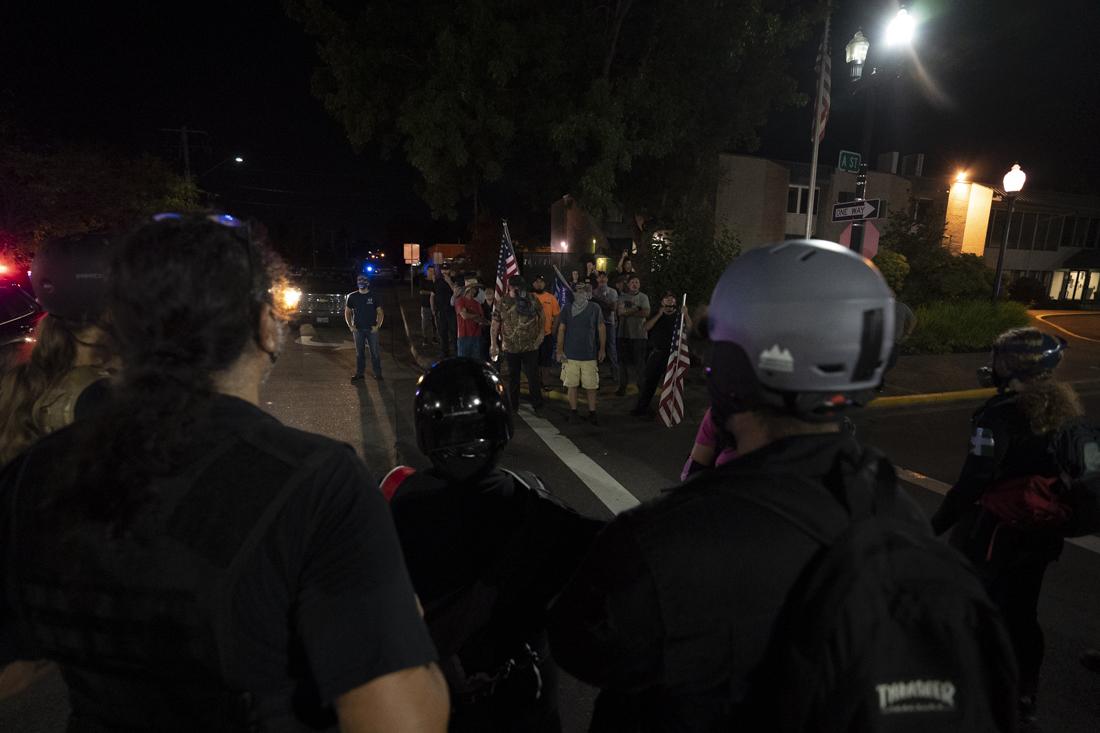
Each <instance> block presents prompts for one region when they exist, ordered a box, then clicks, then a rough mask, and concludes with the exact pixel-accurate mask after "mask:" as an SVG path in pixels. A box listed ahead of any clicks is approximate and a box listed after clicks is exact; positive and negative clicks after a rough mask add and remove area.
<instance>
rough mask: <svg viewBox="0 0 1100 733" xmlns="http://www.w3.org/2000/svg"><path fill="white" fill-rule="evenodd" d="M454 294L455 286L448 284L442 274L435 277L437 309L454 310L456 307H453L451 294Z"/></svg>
mask: <svg viewBox="0 0 1100 733" xmlns="http://www.w3.org/2000/svg"><path fill="white" fill-rule="evenodd" d="M452 295H454V288H452V287H451V286H450V285H448V284H447V281H446V280H444V279H443V276H442V275H440V276H439V277H437V278H436V279H435V309H436V310H437V311H439V312H440V313H446V312H448V311H451V312H452V313H453V312H454V308H452V307H451V296H452Z"/></svg>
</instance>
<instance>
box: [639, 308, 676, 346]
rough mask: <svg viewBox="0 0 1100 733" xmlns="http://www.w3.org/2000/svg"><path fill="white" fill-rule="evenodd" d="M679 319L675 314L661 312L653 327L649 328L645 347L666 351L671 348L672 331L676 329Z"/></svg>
mask: <svg viewBox="0 0 1100 733" xmlns="http://www.w3.org/2000/svg"><path fill="white" fill-rule="evenodd" d="M678 321H679V318H678V316H677V314H672V315H669V314H667V313H662V314H661V317H660V318H658V319H657V322H656V323H654V324H653V328H651V329H649V341H648V342H647V344H646V345H647V348H649V349H653V350H655V351H668V350H669V349H671V348H672V332H673V331H674V330H676V324H677V322H678Z"/></svg>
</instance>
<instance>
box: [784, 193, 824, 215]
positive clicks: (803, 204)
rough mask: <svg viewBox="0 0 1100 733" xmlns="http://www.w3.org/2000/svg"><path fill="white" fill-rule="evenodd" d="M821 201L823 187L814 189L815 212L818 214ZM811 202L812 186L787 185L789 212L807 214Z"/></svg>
mask: <svg viewBox="0 0 1100 733" xmlns="http://www.w3.org/2000/svg"><path fill="white" fill-rule="evenodd" d="M820 203H821V189H820V188H815V189H814V214H815V215H816V214H817V210H818V206H819V205H820ZM809 204H810V187H809V186H788V187H787V213H788V214H805V213H806V211H807V210H808V209H809Z"/></svg>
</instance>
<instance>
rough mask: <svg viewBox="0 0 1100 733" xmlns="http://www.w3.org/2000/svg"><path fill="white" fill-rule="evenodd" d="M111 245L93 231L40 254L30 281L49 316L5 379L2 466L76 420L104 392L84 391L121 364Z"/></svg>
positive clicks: (0, 418) (0, 386)
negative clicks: (111, 297) (109, 316)
mask: <svg viewBox="0 0 1100 733" xmlns="http://www.w3.org/2000/svg"><path fill="white" fill-rule="evenodd" d="M108 246H109V245H108V242H107V240H106V239H105V238H104V237H102V236H99V235H92V236H87V237H79V238H71V239H60V240H54V241H50V242H46V243H44V244H43V245H42V246H41V247H40V248H39V250H38V253H37V254H36V255H35V258H34V264H33V265H32V270H31V273H32V274H31V281H32V284H33V286H34V292H35V296H36V298H37V300H38V302H39V304H41V306H42V308H43V310H44V311H45V315H43V316H42V318H41V319H40V320H39V321H38V324H37V325H36V327H35V341H34V347H33V348H32V349H31V351H30V354H29V356H28V357H27V359H26V360H25V361H23V362H21V363H18V364H16V365H14V366H13V367H12V368H11V369H9V370H8V371H7V372H5V373H4V374H3V376H0V465H3V464H4V463H7V462H8V461H10V460H11V459H12V458H14V457H15V456H16V455H18V454H19V453H20V452H22V451H23V449H24V448H26V447H27V446H28V445H30V444H31V443H33V442H34V441H36V440H38V439H39V438H41V437H42V436H43V435H46V434H47V433H50V432H53V431H54V430H57V429H58V428H60V427H64V425H67V424H68V423H70V422H72V421H73V419H74V418H75V414H76V413H77V412H78V411H83V409H84V408H86V407H87V406H88V404H89V403H90V402H92V401H93V400H94V399H95V398H96V397H98V396H99V395H100V390H99V389H93V390H90V391H88V390H87V388H88V387H89V386H91V385H92V384H95V383H96V382H98V381H99V380H102V379H104V378H105V377H106V376H107V375H108V373H109V372H110V371H111V370H113V369H114V368H115V367H116V366H117V363H116V359H115V353H114V351H115V350H114V345H113V342H112V339H111V335H110V327H109V324H108V322H107V320H106V318H105V316H104V311H103V283H104V282H105V278H106V268H107V248H108ZM99 387H102V385H99ZM85 392H87V394H85Z"/></svg>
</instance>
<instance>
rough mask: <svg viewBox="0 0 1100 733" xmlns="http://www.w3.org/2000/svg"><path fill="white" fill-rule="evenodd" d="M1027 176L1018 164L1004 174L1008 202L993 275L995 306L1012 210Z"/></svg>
mask: <svg viewBox="0 0 1100 733" xmlns="http://www.w3.org/2000/svg"><path fill="white" fill-rule="evenodd" d="M1025 180H1027V174H1026V173H1024V172H1023V171H1022V170H1020V164H1019V163H1015V164H1013V166H1012V170H1010V171H1009V172H1008V173H1005V177H1004V179H1003V181H1002V183H1004V196H1005V201H1007V202H1008V216H1007V217H1006V218H1005V233H1004V236H1003V237H1002V238H1001V251H1000V252H998V253H997V272H996V274H994V275H993V303H994V304H996V302H997V300H998V298H1000V297H1001V276H1002V275H1003V274H1004V269H1005V250H1006V249H1008V230H1009V228H1010V227H1011V226H1012V209H1013V208H1014V207H1015V205H1016V194H1018V193H1020V191H1021V190H1023V187H1024V181H1025Z"/></svg>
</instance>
